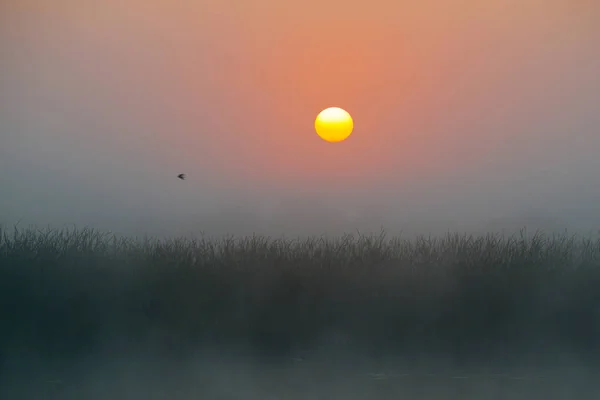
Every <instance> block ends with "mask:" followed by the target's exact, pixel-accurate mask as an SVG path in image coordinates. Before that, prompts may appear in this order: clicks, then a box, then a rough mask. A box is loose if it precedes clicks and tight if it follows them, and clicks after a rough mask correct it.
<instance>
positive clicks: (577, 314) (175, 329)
mask: <svg viewBox="0 0 600 400" xmlns="http://www.w3.org/2000/svg"><path fill="white" fill-rule="evenodd" d="M599 267H600V242H598V241H593V240H586V239H578V238H574V237H570V236H566V235H563V236H556V237H549V236H545V235H543V234H537V235H534V236H532V237H525V236H516V237H509V238H500V237H496V236H485V237H470V236H462V235H449V236H447V237H445V238H439V239H432V238H420V239H418V240H415V241H411V242H408V241H401V240H397V239H392V240H387V239H386V238H385V237H384V236H375V237H362V236H361V237H358V238H356V237H351V236H347V237H344V238H340V239H339V240H334V241H331V240H322V239H318V238H317V239H307V240H302V241H283V240H273V239H268V238H261V237H250V238H242V239H238V240H234V239H231V238H230V239H224V240H222V241H220V242H214V241H206V240H197V241H193V240H184V239H177V240H172V241H161V242H158V241H151V240H150V241H145V242H134V241H131V240H128V239H121V238H114V237H108V236H106V235H103V234H100V233H96V232H91V231H87V230H83V231H73V232H52V231H49V232H45V233H44V232H38V231H26V232H15V233H12V234H11V235H8V234H6V233H4V234H3V235H2V239H0V317H1V319H0V398H2V399H42V398H44V399H84V398H85V399H91V400H94V399H105V398H111V399H137V398H140V399H141V398H144V399H163V398H164V399H166V398H169V399H173V398H177V399H192V398H193V399H197V398H209V399H254V398H257V399H258V398H260V399H270V398H273V399H291V400H293V399H305V398H306V399H309V398H310V399H320V398H323V399H326V398H327V399H331V398H340V397H344V398H348V399H351V400H354V399H363V398H364V399H367V398H369V399H371V398H378V399H403V398H406V399H411V400H412V399H424V400H433V399H454V398H456V399H458V398H460V399H470V398H472V399H486V400H487V399H537V398H539V399H588V398H589V399H597V398H600V384H596V383H595V382H597V381H598V382H600V380H598V379H597V378H598V377H600V374H599V373H598V372H600V369H599V367H600V346H599V344H600V290H598V287H600V286H599V284H600V268H599Z"/></svg>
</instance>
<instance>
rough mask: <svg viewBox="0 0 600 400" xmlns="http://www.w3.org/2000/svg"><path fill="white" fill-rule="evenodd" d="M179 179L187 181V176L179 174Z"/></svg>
mask: <svg viewBox="0 0 600 400" xmlns="http://www.w3.org/2000/svg"><path fill="white" fill-rule="evenodd" d="M177 177H178V178H179V179H181V180H182V181H183V180H185V174H179V175H177Z"/></svg>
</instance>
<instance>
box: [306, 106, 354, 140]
mask: <svg viewBox="0 0 600 400" xmlns="http://www.w3.org/2000/svg"><path fill="white" fill-rule="evenodd" d="M352 129H354V122H353V121H352V117H351V116H350V114H348V112H347V111H346V110H343V109H341V108H339V107H329V108H326V109H324V110H323V111H321V112H320V113H319V115H317V119H316V120H315V130H316V131H317V134H318V135H319V136H320V137H321V139H323V140H326V141H328V142H341V141H343V140H346V139H347V138H348V136H350V134H351V133H352Z"/></svg>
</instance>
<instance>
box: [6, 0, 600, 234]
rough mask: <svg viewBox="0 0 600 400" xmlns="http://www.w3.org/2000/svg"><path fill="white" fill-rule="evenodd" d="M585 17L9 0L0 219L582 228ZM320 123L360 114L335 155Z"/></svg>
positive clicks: (589, 185)
mask: <svg viewBox="0 0 600 400" xmlns="http://www.w3.org/2000/svg"><path fill="white" fill-rule="evenodd" d="M598 17H600V6H598V5H596V4H595V3H594V2H592V1H583V0H581V1H574V0H488V1H480V0H462V1H458V0H438V1H433V0H422V1H418V2H416V1H415V2H404V1H391V0H385V1H383V0H373V1H368V2H358V1H338V0H335V1H316V0H309V1H275V0H253V1H250V0H235V1H230V2H223V1H216V0H209V1H202V2H192V1H180V0H169V1H167V0H151V1H141V0H120V1H116V0H114V1H99V0H87V1H85V0H78V1H75V0H70V1H66V0H57V1H54V2H42V1H37V2H36V1H31V0H29V1H22V2H17V1H15V2H12V4H11V3H8V2H3V3H2V4H1V5H0V106H1V107H0V187H1V188H2V189H3V190H2V193H1V194H0V222H1V221H3V220H4V221H13V220H18V219H23V220H24V221H27V222H29V223H40V224H45V223H52V224H63V223H65V224H73V223H76V224H79V225H81V224H91V225H97V226H101V227H103V228H111V227H112V228H114V229H115V230H117V229H121V228H123V229H125V227H126V226H127V227H129V228H131V229H134V228H135V229H138V230H140V229H146V227H150V226H159V227H165V225H167V224H171V225H172V226H173V229H175V230H177V229H176V227H177V226H183V225H185V224H187V225H185V226H186V228H185V229H188V228H189V229H191V227H194V229H196V227H197V226H200V228H198V230H202V229H203V230H207V231H210V230H215V231H223V230H229V231H240V232H241V231H242V230H244V231H245V230H254V229H253V227H256V230H260V229H259V227H268V229H270V230H271V231H274V232H279V231H281V233H285V232H286V231H293V230H294V229H298V230H311V231H315V232H320V231H323V230H328V229H329V228H331V227H343V228H344V229H346V228H350V229H354V228H361V227H378V226H381V225H393V226H390V229H392V230H394V229H396V228H399V229H406V227H407V226H409V225H410V226H409V228H410V227H413V228H414V229H416V230H419V229H421V230H428V229H441V230H446V229H453V228H455V227H457V228H462V227H470V226H480V225H481V224H484V225H485V224H486V223H487V221H503V220H506V221H508V220H510V218H513V219H515V220H516V221H517V222H516V223H517V224H518V223H519V222H521V221H522V222H523V223H527V218H533V219H536V218H537V219H544V220H546V219H547V221H551V222H552V221H554V222H553V223H556V224H559V225H560V224H566V225H573V226H575V227H580V228H588V226H587V225H586V223H588V224H589V223H591V219H590V218H591V217H590V215H591V214H592V213H595V214H598V213H597V209H595V207H597V206H596V205H597V204H598V201H599V200H600V180H599V178H597V177H598V176H600V175H598V171H600V157H598V156H597V154H598V150H600V129H599V128H600V112H598V110H599V106H598V105H599V104H600V79H598V71H600V51H598V43H600V27H599V26H598V24H596V23H595V21H597V20H598ZM329 106H339V107H342V108H344V109H346V110H347V111H349V112H350V113H351V114H352V116H353V118H354V121H355V130H354V133H353V135H352V136H351V138H350V139H349V140H348V141H346V142H344V143H340V144H330V143H326V142H323V141H321V140H320V139H319V138H318V137H317V135H316V134H315V133H314V128H313V123H314V118H315V117H316V115H317V113H318V112H319V111H320V110H322V109H323V108H326V107H329ZM181 172H185V173H186V174H188V180H186V181H185V182H181V181H179V180H177V179H176V178H175V177H176V175H177V174H178V173H181ZM538 214H539V215H538ZM519 218H524V219H522V220H520V219H519ZM152 221H155V222H152ZM597 222H600V221H596V223H597ZM153 223H154V225H152V224H153ZM111 224H113V225H111ZM182 224H183V225H182ZM411 224H412V225H411ZM490 226H492V225H490ZM132 227H134V228H132ZM135 229H134V230H135ZM148 229H150V228H148ZM152 229H154V228H152ZM165 229H167V228H166V227H165ZM169 229H170V228H169ZM265 229H267V228H265ZM340 229H341V228H340Z"/></svg>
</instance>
